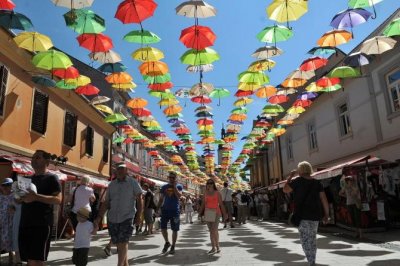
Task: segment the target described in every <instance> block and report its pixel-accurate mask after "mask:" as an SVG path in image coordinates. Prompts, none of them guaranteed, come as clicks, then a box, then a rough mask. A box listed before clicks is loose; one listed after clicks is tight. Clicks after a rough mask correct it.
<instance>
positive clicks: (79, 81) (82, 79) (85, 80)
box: [65, 75, 92, 87]
mask: <svg viewBox="0 0 400 266" xmlns="http://www.w3.org/2000/svg"><path fill="white" fill-rule="evenodd" d="M90 82H92V80H91V79H90V78H89V77H87V76H84V75H80V76H79V77H77V78H74V79H65V83H67V84H71V85H74V86H77V87H78V86H85V85H87V84H89V83H90Z"/></svg>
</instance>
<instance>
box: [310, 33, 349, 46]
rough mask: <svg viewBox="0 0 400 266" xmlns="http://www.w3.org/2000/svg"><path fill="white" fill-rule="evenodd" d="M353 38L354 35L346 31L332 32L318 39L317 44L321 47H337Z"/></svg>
mask: <svg viewBox="0 0 400 266" xmlns="http://www.w3.org/2000/svg"><path fill="white" fill-rule="evenodd" d="M352 38H353V35H352V34H351V33H350V32H348V31H346V30H331V31H328V32H325V33H324V35H322V37H321V38H319V39H318V41H317V44H318V45H319V46H321V47H324V46H330V47H336V46H338V45H341V44H344V43H347V42H349V41H350V40H351V39H352Z"/></svg>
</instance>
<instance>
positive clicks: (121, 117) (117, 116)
mask: <svg viewBox="0 0 400 266" xmlns="http://www.w3.org/2000/svg"><path fill="white" fill-rule="evenodd" d="M125 120H128V118H126V117H125V116H124V115H123V114H121V113H115V114H112V115H109V116H107V117H106V118H104V121H105V122H107V123H116V122H121V121H125Z"/></svg>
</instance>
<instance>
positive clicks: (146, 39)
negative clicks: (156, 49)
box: [123, 29, 161, 44]
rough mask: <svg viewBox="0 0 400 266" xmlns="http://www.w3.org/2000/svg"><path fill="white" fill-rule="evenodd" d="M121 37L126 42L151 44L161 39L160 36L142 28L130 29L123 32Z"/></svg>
mask: <svg viewBox="0 0 400 266" xmlns="http://www.w3.org/2000/svg"><path fill="white" fill-rule="evenodd" d="M123 39H124V40H125V41H127V42H133V43H140V44H151V43H158V42H159V41H161V38H160V37H158V35H157V34H155V33H153V32H151V31H148V30H144V29H140V30H134V31H130V32H129V33H127V34H125V36H124V38H123Z"/></svg>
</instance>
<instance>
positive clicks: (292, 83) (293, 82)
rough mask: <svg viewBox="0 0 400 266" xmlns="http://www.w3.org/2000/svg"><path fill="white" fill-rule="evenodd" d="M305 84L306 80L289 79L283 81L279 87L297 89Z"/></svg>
mask: <svg viewBox="0 0 400 266" xmlns="http://www.w3.org/2000/svg"><path fill="white" fill-rule="evenodd" d="M306 83H307V80H306V79H300V78H289V79H285V80H284V81H283V82H282V83H281V85H282V86H283V87H290V88H297V87H301V86H303V85H304V84H306Z"/></svg>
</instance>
